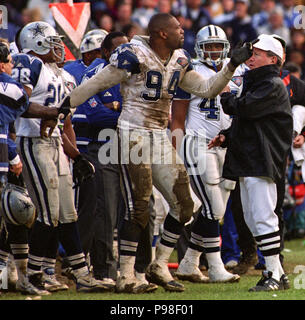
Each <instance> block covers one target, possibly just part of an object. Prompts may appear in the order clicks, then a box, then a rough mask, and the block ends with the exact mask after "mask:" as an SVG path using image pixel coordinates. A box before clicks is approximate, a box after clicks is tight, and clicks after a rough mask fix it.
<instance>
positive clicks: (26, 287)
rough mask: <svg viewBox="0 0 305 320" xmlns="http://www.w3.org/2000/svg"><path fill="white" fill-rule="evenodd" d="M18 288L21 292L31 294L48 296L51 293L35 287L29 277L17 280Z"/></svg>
mask: <svg viewBox="0 0 305 320" xmlns="http://www.w3.org/2000/svg"><path fill="white" fill-rule="evenodd" d="M16 290H17V291H19V292H21V293H22V294H29V295H38V296H47V295H50V294H51V293H50V292H49V291H47V290H41V289H39V288H37V287H35V286H34V285H33V284H32V283H31V282H30V281H29V280H28V278H24V279H23V280H17V282H16Z"/></svg>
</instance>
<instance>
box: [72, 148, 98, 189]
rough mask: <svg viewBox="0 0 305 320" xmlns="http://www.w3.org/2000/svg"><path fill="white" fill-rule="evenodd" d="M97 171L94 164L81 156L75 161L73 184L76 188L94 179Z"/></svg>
mask: <svg viewBox="0 0 305 320" xmlns="http://www.w3.org/2000/svg"><path fill="white" fill-rule="evenodd" d="M94 173H95V169H94V166H93V164H92V163H91V162H90V161H88V160H87V159H85V158H84V156H82V155H81V154H80V155H78V156H77V157H76V158H75V159H74V163H73V182H74V188H75V187H78V186H80V185H81V184H82V183H83V182H84V181H86V180H88V179H90V178H91V177H93V175H94Z"/></svg>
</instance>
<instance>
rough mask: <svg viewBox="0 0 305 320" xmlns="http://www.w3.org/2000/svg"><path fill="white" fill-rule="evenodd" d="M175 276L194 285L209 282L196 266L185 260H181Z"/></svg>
mask: <svg viewBox="0 0 305 320" xmlns="http://www.w3.org/2000/svg"><path fill="white" fill-rule="evenodd" d="M175 275H176V277H177V278H178V279H180V280H187V281H190V282H195V283H208V282H209V278H208V277H206V276H204V275H203V274H202V272H201V271H200V269H199V268H198V266H196V265H195V264H194V263H192V262H190V261H188V260H186V259H182V261H181V262H180V264H179V267H178V269H177V271H176V273H175Z"/></svg>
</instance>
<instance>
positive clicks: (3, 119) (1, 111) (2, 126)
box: [0, 73, 29, 174]
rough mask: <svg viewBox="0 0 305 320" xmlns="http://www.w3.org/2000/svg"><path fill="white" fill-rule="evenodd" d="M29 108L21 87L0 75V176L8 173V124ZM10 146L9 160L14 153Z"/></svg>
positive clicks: (10, 78) (7, 77)
mask: <svg viewBox="0 0 305 320" xmlns="http://www.w3.org/2000/svg"><path fill="white" fill-rule="evenodd" d="M28 107H29V100H28V96H27V94H26V92H25V90H24V89H23V87H22V86H21V85H20V84H19V83H18V82H16V81H15V80H14V79H13V78H12V77H10V76H9V75H7V74H6V73H1V74H0V174H3V173H6V172H7V171H8V167H9V164H8V131H9V124H10V123H11V122H14V121H15V120H16V118H17V117H19V116H20V115H21V114H23V113H24V112H25V111H26V110H27V109H28ZM13 147H14V146H13V145H12V144H10V155H11V156H10V158H11V157H13V154H14V152H15V151H13V150H12V148H13Z"/></svg>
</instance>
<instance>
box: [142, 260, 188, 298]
mask: <svg viewBox="0 0 305 320" xmlns="http://www.w3.org/2000/svg"><path fill="white" fill-rule="evenodd" d="M146 279H147V280H148V281H149V282H151V283H155V284H158V285H160V286H162V287H163V288H164V289H165V290H166V291H173V292H183V291H184V290H185V288H184V285H182V284H181V283H179V282H177V281H175V280H174V278H173V277H172V275H171V273H170V272H169V270H168V267H167V264H165V263H160V262H157V261H156V260H155V261H153V262H152V263H151V264H150V265H149V266H148V268H147V270H146Z"/></svg>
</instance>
